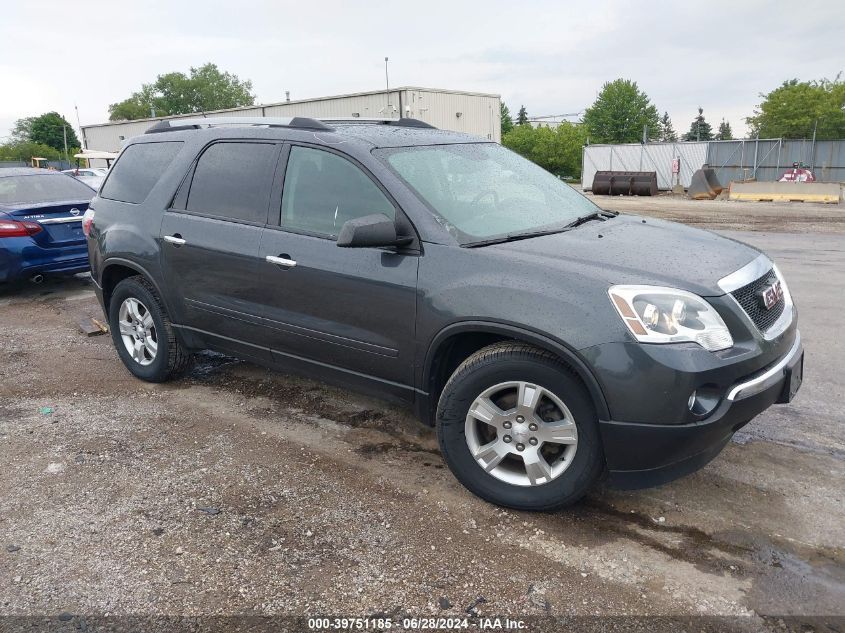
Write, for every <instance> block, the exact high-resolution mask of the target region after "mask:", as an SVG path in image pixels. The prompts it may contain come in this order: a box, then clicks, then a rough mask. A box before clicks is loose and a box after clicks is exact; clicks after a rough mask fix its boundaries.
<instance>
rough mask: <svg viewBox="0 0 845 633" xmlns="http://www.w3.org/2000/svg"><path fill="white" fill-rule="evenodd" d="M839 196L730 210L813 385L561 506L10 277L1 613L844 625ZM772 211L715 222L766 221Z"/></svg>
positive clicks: (399, 430) (305, 387)
mask: <svg viewBox="0 0 845 633" xmlns="http://www.w3.org/2000/svg"><path fill="white" fill-rule="evenodd" d="M637 202H638V203H639V201H637ZM622 203H624V204H626V205H627V204H631V202H630V201H628V200H625V201H616V200H614V208H616V207H615V205H616V204H622ZM695 204H696V205H699V204H700V203H695ZM725 204H727V205H730V206H729V208H730V209H731V210H733V207H734V205H735V204H736V203H725ZM608 206H610V205H608ZM699 208H700V209H702V211H701V213H704V214H706V213H707V210H706V208H705V207H699ZM758 208H760V207H758V206H757V205H755V209H754V213H757V209H758ZM790 208H792V206H791V205H790ZM720 209H721V205H719V206H718V208H717V211H714V212H713V213H714V215H713V216H711V220H712V219H713V218H714V217H715V218H719V217H721V215H715V214H716V213H718V214H721V213H722V211H721V210H720ZM834 211H835V212H838V213H840V214H841V217H839V219H838V221H834V220H833V218H834V217H835V216H834V215H831V216H830V221H829V222H828V221H827V220H825V222H821V220H819V219H815V220H813V221H812V222H811V223H810V224H809V225H805V224H804V223H803V218H805V217H808V214H809V212H805V210H803V208H801V209H798V210H796V211H795V214H794V216H795V217H789V218H785V219H784V220H783V221H784V223H785V224H784V226H785V227H786V228H789V229H791V230H792V229H794V227H795V223H800V224H801V226H802V228H801V229H800V234H799V233H797V232H794V231H792V232H785V233H784V232H781V233H768V232H757V233H736V232H733V233H728V234H729V235H730V236H731V237H735V238H738V239H744V240H747V241H749V242H751V243H753V244H755V245H757V246H759V247H761V248H764V249H765V250H767V251H768V252H769V253H770V254H771V255H773V256H774V257H776V258H777V259H778V261H779V263H780V264H781V267H782V269H783V270H784V273H785V275H786V277H787V279H788V280H789V281H790V282H791V283H790V288H791V290H792V292H793V295H794V296H795V297H796V301H797V303H798V306H799V309H800V311H801V316H800V319H801V329H802V335H803V337H804V341H805V347H806V349H807V364H806V375H805V384H804V387H803V388H802V391H801V392H800V393H799V395H798V398H797V400H796V401H795V402H794V403H793V404H792V405H790V406H788V407H775V408H773V409H771V410H770V411H768V412H766V413H764V414H763V415H761V416H759V417H758V418H757V419H755V420H754V421H753V422H752V423H751V424H750V425H749V426H748V427H746V428H745V429H743V432H742V433H741V434H739V435H738V436H737V437H736V438H735V439H734V441H733V442H731V443H730V444H729V445H728V447H727V448H726V449H725V451H724V452H723V453H722V454H721V455H720V456H719V457H718V458H717V459H716V460H715V461H713V462H712V463H711V464H710V465H708V466H707V467H706V468H704V469H703V470H702V471H700V472H698V473H696V474H694V475H691V476H689V477H687V478H684V479H682V480H679V481H676V482H674V483H671V484H669V485H666V486H663V487H660V488H656V489H651V490H643V491H635V492H618V491H612V490H608V489H605V488H599V489H597V490H596V491H595V492H593V493H592V494H590V495H589V496H588V498H587V499H586V500H585V501H584V502H583V503H581V504H579V505H578V506H576V507H574V508H571V509H569V510H566V511H563V512H558V513H554V514H529V513H520V512H513V511H510V510H503V509H501V508H498V507H495V506H492V505H489V504H487V503H485V502H483V501H480V500H479V499H477V498H475V497H473V496H472V495H470V494H469V493H468V492H466V491H465V490H464V489H463V488H462V487H461V486H460V485H459V484H458V483H457V482H456V481H455V480H454V478H453V477H452V475H451V474H450V473H449V471H448V470H447V469H446V468H445V466H444V464H443V462H442V460H441V458H440V456H439V454H438V451H437V444H436V440H435V437H434V435H433V433H432V431H431V430H430V429H428V428H427V427H423V426H421V425H420V424H419V423H418V422H417V421H416V420H414V419H413V417H412V415H411V414H410V412H408V411H406V410H404V409H400V408H396V407H393V406H389V405H385V404H384V403H381V402H378V401H375V400H370V399H367V398H365V397H362V396H359V395H356V394H353V393H349V392H346V391H342V390H338V389H333V388H329V387H326V386H323V385H320V384H318V383H314V382H311V381H307V380H303V379H299V378H295V377H292V376H288V375H284V374H279V373H273V372H271V371H268V370H265V369H262V368H259V367H255V366H253V365H250V364H248V363H243V362H239V361H235V360H232V359H229V358H226V357H223V356H217V355H213V354H203V355H202V356H201V357H200V358H199V361H198V363H197V366H196V368H195V369H194V370H193V372H192V373H191V375H190V376H189V377H187V378H185V379H182V380H179V381H176V382H172V383H169V384H165V385H151V384H146V383H143V382H141V381H138V380H136V379H134V378H132V377H131V376H130V375H129V373H128V372H127V371H125V369H124V368H123V366H122V365H121V363H120V361H119V360H118V357H117V355H116V353H115V352H114V349H113V347H112V344H111V340H110V338H109V337H108V336H99V337H91V338H88V337H85V336H84V335H82V334H81V333H80V332H79V330H78V328H77V326H76V323H75V320H76V316H77V315H78V314H80V313H89V314H92V315H96V314H98V311H99V308H98V306H97V305H96V300H95V298H94V295H93V293H92V292H91V289H90V286H89V285H88V282H87V281H86V280H85V279H84V278H74V279H71V280H65V281H60V282H47V283H45V284H43V285H41V286H32V285H30V286H26V287H23V288H19V289H16V290H14V291H7V292H6V293H5V294H0V447H2V453H0V454H1V455H2V460H0V548H2V549H0V615H3V616H7V617H6V619H5V620H4V619H0V628H2V627H3V623H4V622H5V623H7V624H9V623H12V622H21V620H14V619H12V618H10V616H54V619H53V620H50V624H51V626H53V625H54V626H61V625H67V626H68V627H71V628H68V629H67V630H86V626H84V622H85V618H91V617H94V616H110V617H118V618H119V617H123V616H132V615H136V616H137V615H139V614H140V615H162V616H168V615H169V616H204V617H206V616H224V615H225V616H255V615H265V616H291V615H296V616H303V615H304V616H309V615H321V614H333V615H344V616H370V615H379V614H380V615H382V616H385V615H386V616H388V617H391V618H393V619H394V620H401V619H402V618H404V617H410V616H416V617H421V616H460V617H467V618H469V621H470V626H471V628H472V627H476V628H478V626H479V623H480V622H483V621H482V620H480V619H479V618H482V617H484V616H493V615H498V616H511V617H514V618H523V619H525V620H524V621H525V623H526V627H527V628H528V629H529V630H532V628H531V627H534V628H535V629H536V630H540V629H541V628H543V627H545V626H551V625H549V623H550V622H551V620H549V616H584V618H582V619H575V620H573V621H571V623H572V625H573V626H574V628H569V629H566V630H587V628H589V627H588V626H587V625H588V624H597V623H599V622H600V627H601V628H602V630H619V631H624V630H634V629H637V628H638V627H639V630H657V629H665V630H681V629H682V628H683V629H684V630H689V631H692V630H704V629H707V630H734V629H736V630H748V631H759V630H773V631H780V630H787V629H788V630H802V631H803V630H807V631H809V630H817V631H842V630H845V503H843V495H845V485H843V484H845V425H843V422H845V416H844V415H843V413H842V411H841V402H842V400H843V396H845V393H844V392H845V381H843V379H842V369H843V366H842V360H841V359H842V358H843V355H845V343H843V342H842V337H840V336H833V335H832V332H831V328H830V326H831V324H833V323H835V322H836V321H837V320H838V317H839V309H838V305H837V303H836V302H831V298H832V297H837V296H838V297H841V296H842V288H843V284H845V244H843V241H844V240H843V238H841V237H840V235H838V234H839V233H842V232H843V226H845V209H843V208H842V207H839V208H838V209H836V208H834V209H824V210H823V213H822V211H815V210H814V211H812V213H819V214H820V215H818V218H821V217H822V215H824V214H828V213H830V214H833V213H834ZM664 213H665V214H666V215H667V216H671V213H677V212H673V211H665V212H664V211H657V212H655V214H657V215H663V214H664ZM684 213H687V212H686V211H685V212H684ZM689 213H698V211H697V210H696V211H695V212H689ZM725 213H727V212H725ZM762 213H763V215H765V216H766V217H768V218H770V219H766V220H762V219H759V222H758V218H756V216H755V218H754V219H748V218H746V219H744V220H743V221H742V222H741V223H739V222H738V221H737V220H736V219H735V215H736V214H735V213H734V215H733V216H732V217H731V218H730V219H729V220H727V221H725V222H724V223H721V222H719V223H718V224H713V223H712V222H709V223H706V225H707V226H709V227H710V228H735V227H736V226H737V225H738V224H739V225H742V226H743V227H746V228H747V227H748V226H753V227H760V226H766V227H768V226H769V225H768V223H769V222H771V221H773V220H771V217H774V216H772V215H771V214H769V211H768V210H764V211H763V212H762ZM773 213H774V212H773ZM777 213H782V212H781V211H777ZM671 217H674V216H671ZM824 217H828V216H827V215H824ZM685 218H686V219H689V218H688V217H686V216H685ZM703 222H704V219H703V218H699V217H698V216H695V223H696V224H699V223H703ZM817 223H819V224H818V226H824V227H826V228H825V230H824V231H823V232H818V231H816V229H815V228H811V227H816V226H817ZM781 228H784V227H780V226H779V229H781ZM773 230H774V229H773ZM834 311H836V312H835V313H834ZM44 407H49V409H44ZM597 615H600V616H608V615H612V616H618V618H617V619H614V620H612V621H605V620H602V621H596V620H591V619H589V618H588V617H587V616H597ZM633 615H636V616H642V617H641V618H640V619H637V620H635V619H632V618H630V617H627V618H626V617H623V616H633ZM651 616H668V617H669V619H661V620H655V619H650V618H651ZM703 616H718V618H719V619H716V620H707V619H702V617H703ZM684 617H690V618H694V619H693V620H692V621H691V624H690V623H689V622H690V621H687V624H683V620H681V618H684ZM27 622H29V621H27ZM80 623H81V624H80ZM682 624H683V626H682ZM708 627H713V628H708ZM212 628H216V629H217V630H219V629H220V627H219V626H215V627H212ZM394 628H396V627H394ZM39 630H40V629H39ZM149 630H151V629H149ZM543 630H564V628H563V627H559V626H558V624H554V625H553V626H551V628H548V629H545V628H543Z"/></svg>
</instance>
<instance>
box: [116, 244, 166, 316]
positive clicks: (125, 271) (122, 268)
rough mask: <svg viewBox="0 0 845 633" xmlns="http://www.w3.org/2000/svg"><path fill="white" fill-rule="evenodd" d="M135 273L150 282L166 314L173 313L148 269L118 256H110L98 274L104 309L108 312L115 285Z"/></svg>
mask: <svg viewBox="0 0 845 633" xmlns="http://www.w3.org/2000/svg"><path fill="white" fill-rule="evenodd" d="M136 275H141V276H142V277H143V278H144V279H146V280H147V281H148V282H149V283H150V284H152V286H153V288H155V291H156V294H157V295H158V297H159V300H160V301H161V302H162V304H163V305H164V307H165V309H166V310H167V312H168V314H173V313H172V312H171V310H170V306H169V305H167V299H166V298H165V296H164V294H163V293H162V292H161V288H159V285H158V283H156V281H155V279H154V278H153V276H152V275H151V274H150V273H149V271H147V270H146V269H145V268H144V267H143V266H140V265H139V264H137V263H135V262H133V261H129V260H128V259H123V258H119V257H112V258H110V259H108V260H106V261H105V262H104V263H103V269H102V273H101V274H100V287H101V288H102V291H103V306H104V307H105V309H106V313H107V314H108V311H109V304H110V302H111V295H112V292H113V291H114V289H115V286H117V284H119V283H120V282H121V281H123V280H124V279H128V278H129V277H134V276H136Z"/></svg>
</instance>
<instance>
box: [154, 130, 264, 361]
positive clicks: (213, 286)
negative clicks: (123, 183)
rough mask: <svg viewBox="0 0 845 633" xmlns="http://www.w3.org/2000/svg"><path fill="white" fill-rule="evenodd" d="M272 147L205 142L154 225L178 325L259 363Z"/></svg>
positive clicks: (210, 342) (228, 142)
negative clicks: (261, 254)
mask: <svg viewBox="0 0 845 633" xmlns="http://www.w3.org/2000/svg"><path fill="white" fill-rule="evenodd" d="M279 148H280V145H279V144H277V143H273V142H257V141H228V140H226V141H218V142H216V143H213V144H211V145H209V146H208V147H206V148H205V149H204V150H203V152H202V153H201V154H200V156H199V158H198V159H197V161H196V162H195V164H194V166H193V167H192V170H191V173H190V174H189V175H188V176H187V177H186V179H185V182H183V184H182V186H181V187H180V190H179V192H178V193H177V195H176V198H175V200H174V203H173V207H172V208H171V209H169V210H168V211H167V212H165V214H164V217H163V220H162V225H161V240H162V241H161V252H162V257H163V264H164V271H165V275H166V277H167V280H168V285H169V286H170V288H171V290H172V296H174V297H176V301H177V302H178V303H179V304H180V306H179V307H180V310H179V311H180V314H181V323H180V325H182V326H184V327H188V328H191V329H193V330H195V331H196V332H197V333H198V334H199V335H200V336H202V337H203V338H204V339H205V340H206V341H207V342H208V344H209V345H210V346H212V347H215V348H218V349H222V350H224V351H232V352H234V353H237V354H239V355H246V356H250V357H254V358H257V359H259V360H267V359H268V358H269V352H268V351H267V349H266V341H264V340H263V337H262V335H261V332H262V328H261V325H260V317H261V315H260V313H261V293H262V284H261V282H260V275H261V274H263V273H265V272H266V271H264V269H263V267H259V265H258V248H259V241H260V238H261V232H262V231H263V228H264V226H265V225H266V223H267V214H268V205H269V200H270V194H271V188H272V183H273V174H274V171H275V166H276V163H277V159H278V154H279Z"/></svg>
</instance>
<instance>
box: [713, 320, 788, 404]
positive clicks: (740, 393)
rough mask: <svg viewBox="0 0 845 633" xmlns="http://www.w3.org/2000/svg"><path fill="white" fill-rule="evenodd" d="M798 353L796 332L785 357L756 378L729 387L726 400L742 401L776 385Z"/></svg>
mask: <svg viewBox="0 0 845 633" xmlns="http://www.w3.org/2000/svg"><path fill="white" fill-rule="evenodd" d="M800 352H801V332H799V331H798V330H796V331H795V342H794V343H793V344H792V348H791V349H790V350H789V352H788V353H787V354H786V356H784V357H783V358H781V359H780V360H779V361H778V362H777V363H775V364H774V365H773V366H772V367H770V368H769V369H767V370H766V371H765V372H764V373H762V374H760V375H759V376H757V377H756V378H752V379H751V380H747V381H746V382H741V383H739V384H736V385H734V386H733V387H731V389H730V391H728V396H727V399H728V400H729V401H730V402H734V401H735V400H743V399H745V398H749V397H751V396H754V395H757V394H758V393H761V392H763V391H765V390H766V389H768V388H769V387H771V386H772V385H776V384H777V383H778V382H779V381H781V380H783V371H784V369H786V367H787V365H789V364H790V363H791V362H792V361H793V359H794V358H795V356H796V355H798V354H799V353H800Z"/></svg>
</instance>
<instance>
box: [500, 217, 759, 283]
mask: <svg viewBox="0 0 845 633" xmlns="http://www.w3.org/2000/svg"><path fill="white" fill-rule="evenodd" d="M483 249H484V250H489V251H490V254H491V255H493V254H494V253H495V254H496V255H498V256H501V257H505V258H510V259H516V260H521V261H523V262H524V263H532V264H535V265H538V266H541V267H543V268H545V269H551V270H557V271H559V272H561V273H563V274H569V275H572V274H578V275H583V276H586V277H592V278H595V279H596V280H598V281H601V282H605V283H606V284H607V285H608V286H611V285H614V284H645V285H652V286H669V287H672V288H680V289H682V290H688V291H690V292H694V293H696V294H698V295H701V296H705V297H707V296H719V295H723V294H724V292H723V291H722V290H721V289H720V288H719V286H718V284H717V282H718V281H719V279H721V278H722V277H725V276H726V275H729V274H730V273H732V272H734V271H736V270H738V269H740V268H742V267H743V266H745V265H746V264H747V263H749V262H750V261H751V260H753V259H755V258H756V257H758V256H759V255H760V251H758V250H757V249H755V248H752V247H751V246H748V245H747V244H743V243H742V242H737V241H736V240H732V239H729V238H726V237H722V236H720V235H716V234H715V233H711V232H710V231H705V230H702V229H696V228H692V227H688V226H684V225H683V224H677V223H674V222H667V221H665V220H655V219H652V218H643V217H640V216H635V215H621V214H620V215H618V216H617V217H615V218H611V219H609V220H607V221H605V222H589V223H587V224H584V225H582V226H580V227H577V228H575V229H573V230H571V231H566V232H564V233H555V234H553V235H545V236H541V237H535V238H530V239H525V240H518V241H515V242H506V243H504V244H494V245H491V246H486V247H483Z"/></svg>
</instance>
